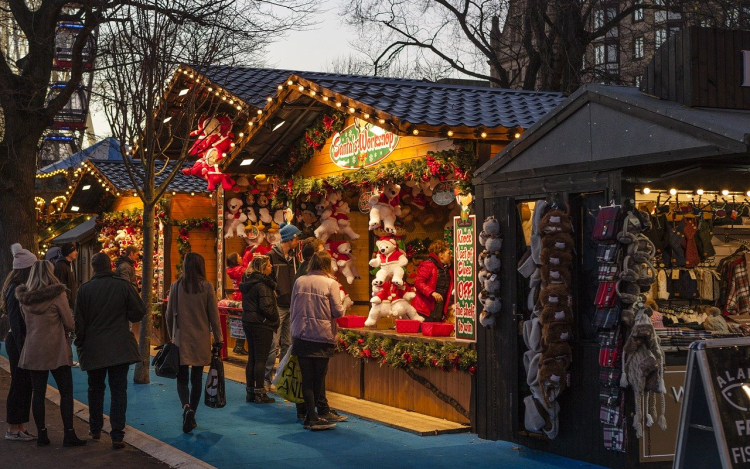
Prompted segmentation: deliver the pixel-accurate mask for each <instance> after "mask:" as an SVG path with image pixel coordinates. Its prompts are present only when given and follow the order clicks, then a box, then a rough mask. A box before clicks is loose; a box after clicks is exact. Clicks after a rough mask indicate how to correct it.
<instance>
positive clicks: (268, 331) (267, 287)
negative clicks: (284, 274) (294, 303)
mask: <svg viewBox="0 0 750 469" xmlns="http://www.w3.org/2000/svg"><path fill="white" fill-rule="evenodd" d="M272 271H273V265H272V264H271V258H270V257H268V256H262V255H257V256H255V257H253V260H252V261H251V262H250V265H248V266H247V272H246V273H245V276H244V278H243V280H242V283H241V284H240V291H241V292H242V329H244V331H245V337H247V338H248V339H249V341H248V345H249V346H248V356H247V366H246V367H245V379H246V382H247V388H246V391H247V395H246V396H245V400H246V401H247V402H255V403H256V404H270V403H272V402H276V399H274V398H272V397H268V394H267V393H266V388H265V386H264V384H263V381H264V376H265V373H266V361H267V360H268V354H269V353H270V352H271V344H272V342H273V335H274V333H275V332H276V331H277V330H278V329H279V308H278V306H277V304H276V292H275V290H276V282H274V281H273V278H271V272H272Z"/></svg>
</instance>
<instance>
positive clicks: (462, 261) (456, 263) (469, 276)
mask: <svg viewBox="0 0 750 469" xmlns="http://www.w3.org/2000/svg"><path fill="white" fill-rule="evenodd" d="M476 224H477V220H476V216H474V215H469V217H468V219H467V220H461V217H454V218H453V228H454V230H453V231H454V236H453V272H454V276H455V282H454V285H455V288H454V296H455V302H454V304H455V305H456V340H463V341H467V342H476V340H477V334H476V323H477V306H476V291H475V288H474V285H475V284H476V283H475V282H476V280H475V279H476V273H477V269H476V238H475V237H474V234H475V232H476Z"/></svg>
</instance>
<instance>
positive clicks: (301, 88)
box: [297, 85, 305, 92]
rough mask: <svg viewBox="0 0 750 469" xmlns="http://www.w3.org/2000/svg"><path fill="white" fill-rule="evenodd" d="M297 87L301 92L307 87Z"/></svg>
mask: <svg viewBox="0 0 750 469" xmlns="http://www.w3.org/2000/svg"><path fill="white" fill-rule="evenodd" d="M297 89H298V90H299V91H300V92H302V91H305V87H304V86H302V85H299V87H298V88H297Z"/></svg>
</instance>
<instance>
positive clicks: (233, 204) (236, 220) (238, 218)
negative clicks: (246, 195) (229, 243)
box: [224, 197, 247, 239]
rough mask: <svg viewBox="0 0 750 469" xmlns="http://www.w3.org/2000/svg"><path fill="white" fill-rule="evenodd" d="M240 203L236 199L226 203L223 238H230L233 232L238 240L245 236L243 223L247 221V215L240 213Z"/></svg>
mask: <svg viewBox="0 0 750 469" xmlns="http://www.w3.org/2000/svg"><path fill="white" fill-rule="evenodd" d="M241 209H242V201H241V200H240V199H238V198H236V197H233V198H231V199H229V202H227V211H226V213H225V214H224V218H225V219H226V223H225V224H224V238H227V239H228V238H231V237H233V236H234V234H235V232H236V233H237V236H238V237H240V238H244V237H246V236H247V235H246V234H245V222H246V221H247V215H245V214H244V213H242V210H241Z"/></svg>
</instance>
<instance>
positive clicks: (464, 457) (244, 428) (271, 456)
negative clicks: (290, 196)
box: [2, 347, 600, 469]
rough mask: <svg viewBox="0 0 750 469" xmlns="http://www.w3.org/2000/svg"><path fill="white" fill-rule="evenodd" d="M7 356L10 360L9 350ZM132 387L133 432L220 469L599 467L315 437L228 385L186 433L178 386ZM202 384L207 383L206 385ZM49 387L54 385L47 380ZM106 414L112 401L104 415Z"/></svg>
mask: <svg viewBox="0 0 750 469" xmlns="http://www.w3.org/2000/svg"><path fill="white" fill-rule="evenodd" d="M2 354H3V356H6V357H7V355H6V353H5V350H4V347H3V351H2ZM132 369H133V367H131V370H130V375H129V377H128V380H129V382H130V384H129V385H128V413H127V423H128V425H130V426H132V427H134V428H137V429H139V430H141V431H143V432H145V433H147V434H149V435H151V436H153V437H155V438H157V439H159V440H161V441H164V442H165V443H168V444H170V445H172V446H174V447H176V448H178V449H180V450H182V451H184V452H186V453H188V454H190V455H192V456H195V457H196V458H199V459H201V460H203V461H205V462H207V463H209V464H211V465H214V466H216V467H219V468H222V469H223V468H240V467H243V468H247V467H285V468H304V469H315V468H352V467H357V468H363V469H365V468H378V469H382V468H383V467H387V468H407V467H408V468H411V467H428V468H430V469H438V468H446V469H447V468H450V469H461V468H467V469H468V468H472V469H479V468H497V467H503V468H519V469H520V468H532V467H533V468H584V467H585V468H599V467H600V466H595V465H592V464H588V463H584V462H581V461H575V460H572V459H567V458H563V457H559V456H555V455H552V454H548V453H544V452H541V451H536V450H532V449H529V448H525V447H522V446H521V447H519V446H518V445H514V444H512V443H508V442H502V441H486V440H481V439H479V438H477V436H476V435H472V434H467V433H462V434H454V435H439V436H429V437H421V436H417V435H414V434H411V433H406V432H402V431H399V430H396V429H393V428H390V427H387V426H385V425H380V424H377V423H373V422H368V421H365V420H361V419H358V418H356V417H349V420H348V421H346V422H342V423H339V424H338V426H337V428H336V429H334V430H329V431H323V432H311V431H309V430H304V429H303V428H302V424H301V423H300V422H298V421H297V420H296V409H295V407H294V405H293V404H291V403H288V402H283V401H281V400H280V399H278V400H277V402H276V403H274V404H267V405H257V404H248V403H246V402H245V386H244V385H241V384H238V383H235V382H232V381H227V383H226V392H227V406H226V407H224V408H223V409H210V408H207V407H205V406H203V405H202V404H201V406H200V407H199V408H198V410H197V413H196V420H197V422H198V428H196V429H195V430H193V432H192V433H190V434H184V433H182V409H181V408H180V401H179V398H178V397H177V389H176V382H175V381H174V380H169V379H163V378H159V377H157V376H156V375H154V373H153V370H152V372H151V383H150V384H146V385H143V384H133V383H132V373H133V371H132ZM204 382H205V380H204ZM50 384H51V385H53V386H54V385H55V383H54V380H53V379H52V378H51V376H50ZM87 386H88V384H87V377H86V373H85V372H82V371H81V370H80V368H73V393H74V397H75V399H77V400H79V401H81V402H83V403H88V395H87ZM108 409H109V397H108V396H107V400H106V402H105V412H107V410H108Z"/></svg>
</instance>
